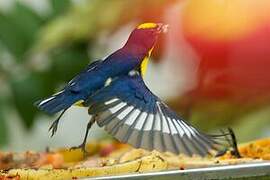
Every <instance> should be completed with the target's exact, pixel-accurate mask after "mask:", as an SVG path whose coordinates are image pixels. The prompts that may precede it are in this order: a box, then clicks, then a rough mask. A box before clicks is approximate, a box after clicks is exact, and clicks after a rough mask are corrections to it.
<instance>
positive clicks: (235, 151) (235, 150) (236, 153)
mask: <svg viewBox="0 0 270 180" xmlns="http://www.w3.org/2000/svg"><path fill="white" fill-rule="evenodd" d="M228 131H229V135H230V137H231V138H230V139H229V138H228V137H227V135H225V132H224V131H222V130H221V132H222V134H224V135H225V138H226V140H227V142H228V143H229V146H230V147H231V148H232V150H231V151H230V153H231V154H232V155H233V156H235V157H237V158H241V155H240V153H239V150H238V147H237V140H236V136H235V134H234V132H233V130H232V128H228ZM228 150H229V149H228V148H225V149H224V150H222V151H219V152H218V153H217V154H216V157H219V156H223V155H224V154H226V152H227V151H228Z"/></svg>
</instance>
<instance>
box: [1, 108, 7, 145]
mask: <svg viewBox="0 0 270 180" xmlns="http://www.w3.org/2000/svg"><path fill="white" fill-rule="evenodd" d="M7 141H8V132H7V124H6V121H5V119H4V115H3V111H2V108H1V104H0V146H1V145H4V144H6V143H7Z"/></svg>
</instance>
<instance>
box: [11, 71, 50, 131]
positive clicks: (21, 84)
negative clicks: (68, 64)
mask: <svg viewBox="0 0 270 180" xmlns="http://www.w3.org/2000/svg"><path fill="white" fill-rule="evenodd" d="M45 77H46V76H44V74H41V73H34V72H33V73H30V74H29V75H27V76H25V77H20V78H18V79H11V80H10V87H11V90H12V95H13V103H14V105H15V107H16V109H17V111H18V113H19V115H20V117H21V118H22V120H23V122H24V124H25V125H26V127H31V126H32V124H33V121H34V117H35V115H36V113H37V108H36V107H34V105H33V104H34V102H35V101H37V100H38V99H40V98H43V97H44V96H45V95H46V94H48V92H49V91H52V89H53V88H52V85H49V83H47V81H46V79H47V78H45Z"/></svg>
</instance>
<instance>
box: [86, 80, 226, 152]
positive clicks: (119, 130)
mask: <svg viewBox="0 0 270 180" xmlns="http://www.w3.org/2000/svg"><path fill="white" fill-rule="evenodd" d="M88 103H90V105H91V106H90V108H89V114H92V115H96V117H97V118H96V120H97V123H98V125H99V126H101V127H102V126H105V129H106V130H107V131H108V132H109V133H110V134H112V135H113V136H114V137H115V138H117V139H118V140H119V141H121V142H124V143H129V144H131V145H133V146H135V147H137V148H144V149H148V150H153V149H156V150H159V151H163V152H164V151H170V152H174V153H177V154H179V153H185V154H188V155H192V154H199V155H202V156H204V155H207V154H209V152H210V151H211V150H220V149H219V148H223V145H222V144H220V143H218V142H217V141H216V140H215V139H213V138H212V137H211V136H209V135H206V134H204V133H201V132H199V131H198V130H197V129H195V128H194V127H192V126H191V125H190V124H188V123H187V122H185V121H184V120H183V119H182V118H181V117H179V116H178V115H177V114H176V113H175V112H173V111H172V110H171V109H170V108H169V107H168V106H167V105H166V104H165V103H164V102H162V101H161V100H160V99H159V98H158V97H157V96H155V95H154V94H153V93H152V92H151V91H150V90H149V89H148V88H147V87H146V85H145V84H144V82H143V80H142V78H141V76H140V75H133V76H121V77H119V78H117V79H115V80H114V81H112V83H111V84H110V85H109V86H107V87H105V88H103V89H102V90H100V91H99V92H97V94H95V95H94V96H92V97H91V98H90V99H89V102H88Z"/></svg>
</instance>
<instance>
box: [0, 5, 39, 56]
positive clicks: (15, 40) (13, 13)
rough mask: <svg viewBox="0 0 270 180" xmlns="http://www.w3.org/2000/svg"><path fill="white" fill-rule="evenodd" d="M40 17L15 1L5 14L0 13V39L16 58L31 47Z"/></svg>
mask: <svg viewBox="0 0 270 180" xmlns="http://www.w3.org/2000/svg"><path fill="white" fill-rule="evenodd" d="M42 21H43V20H42V18H41V17H40V16H38V15H37V14H36V13H35V12H34V11H33V10H32V9H30V8H29V7H27V6H25V5H23V4H21V3H19V2H17V3H15V5H14V7H12V8H11V10H10V11H9V12H8V13H7V14H0V41H2V44H3V45H5V46H6V47H7V49H8V50H9V51H10V52H11V53H12V54H13V55H14V56H15V57H17V59H18V60H21V59H22V57H23V55H24V54H25V52H26V51H27V50H28V49H29V48H30V47H31V45H32V44H33V41H34V40H35V36H36V34H37V32H38V29H39V27H40V26H41V24H42Z"/></svg>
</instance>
